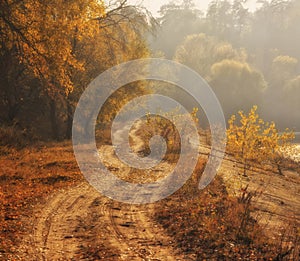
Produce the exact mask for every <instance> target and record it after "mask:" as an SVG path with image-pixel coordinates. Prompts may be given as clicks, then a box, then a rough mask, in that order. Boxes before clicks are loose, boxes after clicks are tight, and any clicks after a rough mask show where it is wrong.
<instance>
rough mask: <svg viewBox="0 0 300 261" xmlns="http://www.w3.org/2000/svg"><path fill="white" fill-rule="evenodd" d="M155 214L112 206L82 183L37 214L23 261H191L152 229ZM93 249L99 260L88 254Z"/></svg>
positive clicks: (144, 207)
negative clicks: (152, 217)
mask: <svg viewBox="0 0 300 261" xmlns="http://www.w3.org/2000/svg"><path fill="white" fill-rule="evenodd" d="M153 208H154V205H153V204H152V205H129V204H123V203H118V202H115V201H112V200H110V199H108V198H106V197H104V196H102V195H101V194H99V193H98V192H97V191H96V190H95V189H93V188H92V187H91V186H90V185H89V184H85V183H83V184H81V185H79V186H77V187H74V188H71V189H69V190H65V191H61V192H58V193H56V194H54V195H52V196H51V197H50V198H49V200H47V202H46V204H45V205H42V206H40V207H38V208H37V210H36V212H35V213H34V217H33V220H32V231H31V233H29V235H28V237H26V238H25V239H24V242H23V244H22V245H21V246H20V248H21V249H20V251H19V252H22V253H23V258H24V260H99V259H102V260H189V259H188V258H187V257H184V256H182V255H180V254H179V253H178V251H176V250H175V249H174V248H173V247H172V244H173V242H172V240H171V239H170V238H169V237H168V236H166V235H165V234H164V231H163V228H161V227H160V226H159V225H158V224H155V223H153V221H152V220H151V218H150V217H151V214H152V213H153V210H154V209H153ZM89 245H93V246H95V248H96V249H97V256H87V255H85V254H84V251H83V250H84V249H86V248H87V247H88V246H89ZM101 254H102V255H101Z"/></svg>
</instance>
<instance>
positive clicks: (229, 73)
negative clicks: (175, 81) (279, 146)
mask: <svg viewBox="0 0 300 261" xmlns="http://www.w3.org/2000/svg"><path fill="white" fill-rule="evenodd" d="M245 2H247V1H245V0H234V1H226V0H225V1H212V2H211V3H210V5H209V8H208V10H207V12H206V13H204V12H203V11H201V10H197V9H196V8H195V5H194V3H193V1H182V3H179V2H178V1H176V2H170V3H169V4H167V5H164V6H162V7H161V10H160V13H159V17H157V18H155V19H154V18H153V17H152V15H151V14H150V13H149V12H148V11H147V10H145V9H144V8H142V7H137V6H131V5H129V4H128V3H127V1H126V0H122V1H116V2H114V3H110V5H107V4H106V2H103V1H94V0H89V1H86V0H78V1H60V0H55V1H44V0H43V1H41V0H39V1H33V0H24V1H18V0H3V1H1V2H0V35H1V40H0V56H1V58H0V67H1V69H0V89H1V91H0V97H1V98H0V108H1V109H0V124H1V129H2V132H6V133H5V135H8V134H9V133H7V132H11V135H13V136H14V134H13V133H14V132H15V131H18V132H20V133H21V134H22V135H23V136H24V137H25V136H27V137H30V139H33V138H34V137H35V138H39V139H40V138H42V139H64V138H70V135H71V126H72V116H73V112H74V110H75V107H76V103H77V102H78V100H79V97H80V95H81V93H82V92H83V90H84V89H85V88H86V87H87V85H88V84H89V83H90V82H91V81H92V80H93V79H94V78H95V77H96V76H97V75H99V74H100V73H101V72H103V71H105V70H106V69H108V68H110V67H112V66H113V65H116V64H119V63H122V62H124V61H128V60H132V59H138V58H144V57H164V58H167V59H174V60H176V61H178V62H180V63H183V64H185V65H187V66H189V67H191V68H192V69H194V70H195V71H197V72H198V73H199V74H200V75H201V76H202V77H204V78H205V79H206V80H207V81H208V83H209V84H210V85H211V86H212V88H213V90H214V91H215V92H216V94H217V96H218V98H219V99H220V101H221V104H222V106H223V109H224V112H225V115H226V117H227V119H229V118H230V116H231V115H232V114H234V113H237V112H238V111H239V110H241V109H243V110H249V109H250V108H251V107H252V106H253V105H258V108H259V112H260V113H261V114H262V115H263V118H264V119H267V120H274V121H275V122H276V123H278V125H279V127H280V128H281V129H285V128H286V127H288V128H290V129H292V130H294V131H299V128H300V121H299V119H300V116H299V113H298V112H299V109H300V102H299V97H300V64H299V62H300V49H299V46H300V30H299V24H300V2H299V1H296V0H290V1H283V0H272V1H261V5H259V6H260V7H259V8H258V9H257V10H256V11H255V12H254V13H252V12H250V11H249V10H247V9H246V8H245ZM149 86H150V85H149ZM151 86H152V85H151ZM159 87H161V88H163V87H164V86H163V85H161V86H159ZM166 88H167V87H166ZM149 91H150V92H151V91H152V90H151V88H148V86H146V85H145V84H142V83H134V84H131V85H130V86H126V87H124V88H123V89H122V90H120V91H119V92H118V93H116V94H115V95H114V97H112V99H111V100H110V102H111V103H110V102H108V107H107V111H108V112H109V113H106V114H107V119H106V120H109V119H111V118H112V117H113V114H114V111H116V110H117V109H118V107H120V106H122V104H123V103H125V102H126V100H129V99H131V98H132V97H134V96H137V95H140V94H142V93H145V92H149ZM175 96H176V95H175ZM120 97H122V98H121V99H120ZM116 98H117V99H118V103H116V102H114V101H113V100H114V99H116ZM187 99H188V97H187ZM121 101H122V102H121ZM199 117H200V123H201V115H200V116H199ZM2 140H3V139H2Z"/></svg>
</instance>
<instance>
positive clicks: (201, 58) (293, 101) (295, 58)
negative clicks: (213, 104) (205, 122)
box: [149, 0, 300, 131]
mask: <svg viewBox="0 0 300 261" xmlns="http://www.w3.org/2000/svg"><path fill="white" fill-rule="evenodd" d="M246 2H247V0H234V1H227V0H224V1H220V0H215V1H212V2H211V3H210V5H209V8H208V10H207V12H206V13H204V12H202V11H201V10H197V9H196V8H195V5H194V1H182V3H178V1H173V2H170V3H169V4H167V5H164V6H163V7H162V8H161V10H160V17H159V18H158V22H159V24H160V28H159V30H158V33H157V35H156V36H155V37H153V36H150V37H149V39H150V42H151V46H152V48H153V50H155V53H156V55H157V56H165V57H166V58H169V59H175V60H177V61H179V62H181V63H184V64H186V65H188V66H189V67H191V68H193V69H194V70H196V71H197V72H198V73H199V74H200V75H201V76H202V77H204V78H205V79H206V80H207V81H208V83H209V84H210V85H211V87H212V88H213V89H214V91H215V92H216V94H217V96H218V97H219V99H220V101H221V104H222V106H223V108H224V111H225V114H226V116H227V119H228V118H229V116H230V115H232V114H233V113H236V112H237V111H238V110H241V109H243V110H247V111H248V110H250V108H251V107H252V106H253V105H258V108H259V111H260V113H261V114H262V115H263V118H265V119H266V120H269V121H270V120H273V121H275V122H276V123H278V125H279V127H280V128H281V129H285V128H286V127H289V128H291V129H293V130H295V131H297V130H298V131H299V129H300V114H299V111H300V63H299V61H300V48H299V46H300V29H299V24H300V2H299V1H297V0H290V1H284V0H272V1H259V2H260V4H259V5H258V6H259V8H258V9H257V10H256V11H255V12H250V11H249V10H248V9H247V8H246V7H245V3H246ZM178 97H179V99H181V100H182V93H180V94H179V95H178ZM187 99H188V98H187ZM187 103H189V102H187Z"/></svg>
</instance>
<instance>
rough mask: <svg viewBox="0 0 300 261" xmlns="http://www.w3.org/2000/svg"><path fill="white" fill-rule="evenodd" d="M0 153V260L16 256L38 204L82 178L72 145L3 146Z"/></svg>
mask: <svg viewBox="0 0 300 261" xmlns="http://www.w3.org/2000/svg"><path fill="white" fill-rule="evenodd" d="M1 151H2V154H1V155H0V170H1V171H0V257H1V256H2V257H3V258H4V257H5V256H8V255H10V254H11V253H14V251H15V248H16V246H17V245H18V243H19V241H20V239H21V238H22V236H23V235H24V234H26V233H27V228H28V225H29V224H28V223H27V222H28V221H29V218H30V217H31V214H32V212H33V208H34V206H35V204H36V203H38V202H40V201H43V200H44V199H45V198H46V197H47V195H49V194H50V193H53V192H54V191H55V190H59V189H62V188H66V187H69V186H73V185H74V184H76V183H78V182H79V181H81V180H82V175H81V174H80V172H79V169H78V167H77V163H76V161H75V158H74V155H73V150H72V146H71V143H70V142H66V143H59V144H57V143H53V144H40V145H34V146H32V147H27V148H23V149H19V150H17V149H14V148H8V147H1ZM3 152H5V153H3ZM0 259H1V258H0ZM4 259H5V258H4Z"/></svg>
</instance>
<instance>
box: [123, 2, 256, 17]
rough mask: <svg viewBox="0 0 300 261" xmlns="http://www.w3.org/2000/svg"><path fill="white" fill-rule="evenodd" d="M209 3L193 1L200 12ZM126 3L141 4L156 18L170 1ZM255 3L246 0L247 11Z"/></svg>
mask: <svg viewBox="0 0 300 261" xmlns="http://www.w3.org/2000/svg"><path fill="white" fill-rule="evenodd" d="M211 1H212V0H195V1H194V2H195V4H196V6H197V8H199V9H200V10H202V11H206V9H207V7H208V4H209V3H210V2H211ZM128 2H129V3H130V4H139V3H141V2H142V3H143V6H145V7H146V8H147V9H148V10H149V11H151V12H152V14H153V15H154V16H156V15H157V12H158V11H159V9H160V7H161V6H162V5H164V4H168V3H169V2H170V0H128ZM180 2H181V1H180ZM256 2H257V0H248V3H247V4H246V6H247V7H248V8H249V10H251V11H254V10H255V9H256V8H257V7H258V6H259V5H260V4H257V3H256Z"/></svg>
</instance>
